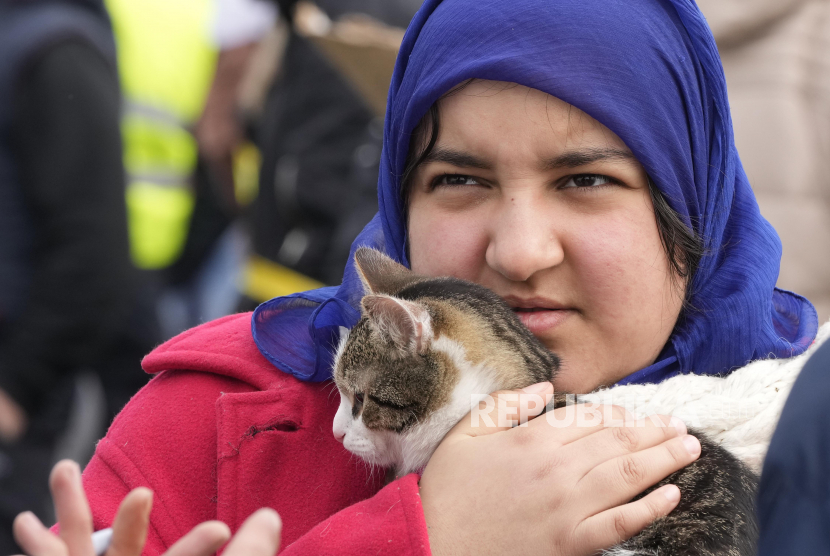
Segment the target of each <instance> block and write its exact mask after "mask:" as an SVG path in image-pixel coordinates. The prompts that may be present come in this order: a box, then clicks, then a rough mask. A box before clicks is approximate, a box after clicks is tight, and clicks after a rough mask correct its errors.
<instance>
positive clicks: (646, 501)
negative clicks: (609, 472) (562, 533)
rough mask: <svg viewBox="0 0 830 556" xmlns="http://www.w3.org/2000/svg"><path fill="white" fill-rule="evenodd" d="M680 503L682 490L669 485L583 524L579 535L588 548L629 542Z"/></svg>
mask: <svg viewBox="0 0 830 556" xmlns="http://www.w3.org/2000/svg"><path fill="white" fill-rule="evenodd" d="M678 502H680V489H679V488H677V486H675V485H665V486H663V487H660V488H658V489H657V490H655V491H654V492H650V493H649V494H648V495H647V496H644V497H643V498H641V499H639V500H637V501H635V502H630V503H628V504H625V505H624V506H617V507H616V508H611V509H610V510H606V511H604V512H602V513H599V514H597V515H595V516H592V517H589V518H588V519H586V520H585V521H583V522H582V523H581V524H580V525H579V527H578V528H577V530H576V531H575V533H576V535H577V536H581V537H582V542H581V543H580V544H582V545H583V546H585V547H591V548H593V547H597V546H612V545H615V544H619V543H620V542H622V541H625V540H628V539H630V538H631V537H633V536H634V535H636V534H637V533H639V532H640V531H642V530H643V529H645V528H646V527H648V526H649V525H650V524H651V523H652V522H653V521H654V520H655V519H657V518H660V517H663V516H666V515H668V514H669V512H671V511H672V510H673V509H674V508H675V507H677V504H678Z"/></svg>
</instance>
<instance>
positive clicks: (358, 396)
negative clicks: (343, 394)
mask: <svg viewBox="0 0 830 556" xmlns="http://www.w3.org/2000/svg"><path fill="white" fill-rule="evenodd" d="M361 409H363V392H355V393H354V405H352V415H353V416H355V417H357V416H358V414H359V413H360V410H361Z"/></svg>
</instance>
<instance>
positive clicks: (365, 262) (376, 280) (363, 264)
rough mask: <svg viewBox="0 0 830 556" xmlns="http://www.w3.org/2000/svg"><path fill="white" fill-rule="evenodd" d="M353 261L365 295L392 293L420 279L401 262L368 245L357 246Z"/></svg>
mask: <svg viewBox="0 0 830 556" xmlns="http://www.w3.org/2000/svg"><path fill="white" fill-rule="evenodd" d="M354 262H355V268H356V269H357V274H358V276H360V281H361V282H362V283H363V292H364V293H365V294H366V295H369V294H387V295H394V294H396V293H398V292H399V291H401V290H402V289H404V288H405V287H407V286H409V285H410V284H414V283H415V282H418V281H419V280H421V277H420V276H418V275H417V274H414V273H413V272H412V271H411V270H409V269H408V268H406V267H405V266H403V265H402V264H399V263H397V262H395V261H393V260H392V259H390V258H389V257H388V256H386V255H385V254H383V253H381V252H380V251H378V250H376V249H371V248H369V247H358V248H357V251H355V254H354Z"/></svg>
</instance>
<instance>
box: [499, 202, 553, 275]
mask: <svg viewBox="0 0 830 556" xmlns="http://www.w3.org/2000/svg"><path fill="white" fill-rule="evenodd" d="M545 208H546V207H545V206H544V204H543V203H540V202H538V199H536V200H534V199H526V200H524V201H518V200H511V201H510V202H509V203H508V204H507V206H506V207H505V208H504V210H503V211H501V214H499V215H498V217H496V218H495V219H493V221H492V223H491V231H490V243H489V245H488V246H487V252H486V255H485V257H486V260H487V264H488V266H490V268H492V269H494V270H495V271H496V272H498V273H499V274H501V275H502V276H504V277H505V278H507V279H508V280H511V281H514V282H524V281H525V280H528V279H529V278H530V277H531V276H533V275H534V274H536V273H537V272H539V271H541V270H545V269H548V268H552V267H554V266H556V265H558V264H560V263H562V261H563V260H564V250H563V248H562V244H561V242H560V237H559V234H558V233H557V231H556V229H555V226H554V225H553V224H554V222H553V221H552V219H553V215H551V214H549V211H547V210H545Z"/></svg>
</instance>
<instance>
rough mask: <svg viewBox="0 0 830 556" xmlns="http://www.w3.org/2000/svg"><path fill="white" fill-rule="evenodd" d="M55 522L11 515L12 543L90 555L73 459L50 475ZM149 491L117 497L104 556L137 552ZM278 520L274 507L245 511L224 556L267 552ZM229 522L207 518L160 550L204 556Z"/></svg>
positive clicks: (225, 534) (40, 553)
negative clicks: (54, 526) (53, 525)
mask: <svg viewBox="0 0 830 556" xmlns="http://www.w3.org/2000/svg"><path fill="white" fill-rule="evenodd" d="M49 488H50V489H51V490H52V498H53V499H54V502H55V513H56V514H57V517H58V523H59V524H60V536H57V535H55V534H53V533H52V532H51V531H49V530H48V529H47V528H46V527H44V526H43V524H42V523H41V522H40V520H39V519H38V518H37V517H35V515H34V514H32V513H31V512H24V513H21V514H20V515H18V516H17V518H16V519H15V521H14V536H15V539H16V540H17V543H18V544H19V545H20V546H21V547H22V548H23V550H25V551H26V553H27V554H29V556H93V555H94V551H93V548H92V514H91V512H90V510H89V504H88V503H87V500H86V495H85V494H84V490H83V487H82V485H81V472H80V469H79V468H78V465H77V464H76V463H75V462H72V461H69V460H64V461H61V462H59V463H58V464H56V465H55V467H54V468H53V469H52V475H51V476H50V478H49ZM152 504H153V493H152V492H151V491H150V490H149V489H147V488H137V489H135V490H133V491H131V492H130V493H129V494H128V495H127V496H126V497H125V498H124V500H123V501H122V502H121V505H120V506H119V508H118V514H117V515H116V516H115V521H114V523H113V526H112V528H113V534H112V542H111V543H110V547H109V549H107V552H106V556H138V555H139V554H141V551H142V549H143V548H144V543H145V541H146V540H147V528H148V526H149V523H150V508H151V506H152ZM281 529H282V524H281V522H280V519H279V516H278V515H277V513H276V512H275V511H274V510H271V509H268V508H264V509H261V510H259V511H257V512H255V513H254V514H253V515H251V517H249V518H248V519H247V520H246V521H245V523H243V524H242V527H241V528H240V529H239V531H238V532H237V533H236V536H234V538H233V540H232V541H231V542H230V544H229V545H228V547H227V549H226V550H225V551H224V554H225V555H226V556H272V555H273V554H276V552H277V549H278V548H279V544H280V532H281ZM230 536H231V534H230V530H229V529H228V526H227V525H225V524H224V523H222V522H220V521H206V522H204V523H201V524H199V525H197V526H196V527H194V528H193V529H192V530H191V531H190V532H189V533H187V534H186V535H185V536H184V537H182V538H181V539H179V540H178V541H177V542H176V543H175V544H173V546H171V547H170V549H169V550H168V551H167V552H165V556H209V555H211V554H213V553H214V552H216V551H217V550H218V549H219V548H220V547H221V546H222V545H223V544H225V542H227V540H228V539H229V538H230Z"/></svg>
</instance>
